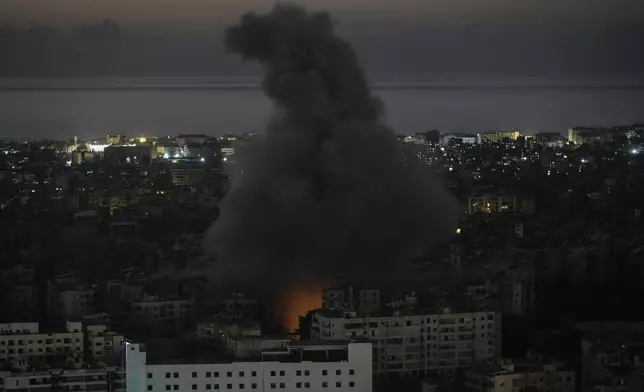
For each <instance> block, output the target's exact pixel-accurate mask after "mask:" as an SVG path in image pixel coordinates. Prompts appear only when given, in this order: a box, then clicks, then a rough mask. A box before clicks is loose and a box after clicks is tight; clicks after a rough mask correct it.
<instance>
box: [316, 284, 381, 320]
mask: <svg viewBox="0 0 644 392" xmlns="http://www.w3.org/2000/svg"><path fill="white" fill-rule="evenodd" d="M380 306H381V298H380V290H378V289H354V288H353V287H352V286H348V287H346V288H329V289H324V290H323V291H322V307H323V308H326V309H337V308H342V309H346V310H353V311H355V312H356V313H357V314H358V315H360V316H362V315H367V314H371V313H374V312H377V311H378V310H380Z"/></svg>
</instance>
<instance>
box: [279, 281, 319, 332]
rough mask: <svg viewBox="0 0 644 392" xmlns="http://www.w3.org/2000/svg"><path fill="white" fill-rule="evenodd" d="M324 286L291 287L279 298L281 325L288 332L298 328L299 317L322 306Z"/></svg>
mask: <svg viewBox="0 0 644 392" xmlns="http://www.w3.org/2000/svg"><path fill="white" fill-rule="evenodd" d="M323 288H324V285H321V284H316V285H310V286H302V287H293V288H292V289H291V290H288V291H286V292H285V293H284V294H282V296H281V298H280V317H281V321H282V325H284V327H285V328H286V329H287V330H288V331H289V332H293V331H295V330H296V329H297V328H298V326H299V316H304V315H306V313H307V312H308V311H309V310H313V309H318V308H320V307H321V306H322V293H321V291H322V289H323Z"/></svg>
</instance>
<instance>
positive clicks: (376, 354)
mask: <svg viewBox="0 0 644 392" xmlns="http://www.w3.org/2000/svg"><path fill="white" fill-rule="evenodd" d="M311 337H312V338H313V339H316V340H328V339H346V338H352V337H353V338H361V337H363V338H368V339H369V340H371V342H372V343H373V370H374V373H379V374H386V373H400V374H422V373H425V372H433V371H443V370H453V369H457V368H461V367H467V366H470V365H472V364H473V363H475V362H489V363H496V362H497V361H498V360H499V359H500V358H501V314H500V313H498V312H493V311H474V312H456V311H451V310H450V309H448V308H444V309H442V311H440V312H437V313H423V314H413V313H412V312H410V311H408V310H404V309H401V310H396V311H394V312H392V313H391V315H388V316H383V315H379V316H367V317H357V316H356V314H355V312H347V311H339V310H327V309H325V310H322V311H320V312H318V313H315V314H314V315H313V320H312V324H311Z"/></svg>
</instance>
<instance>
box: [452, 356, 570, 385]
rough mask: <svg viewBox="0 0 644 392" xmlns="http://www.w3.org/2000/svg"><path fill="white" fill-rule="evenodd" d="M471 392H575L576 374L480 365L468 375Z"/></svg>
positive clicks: (543, 367)
mask: <svg viewBox="0 0 644 392" xmlns="http://www.w3.org/2000/svg"><path fill="white" fill-rule="evenodd" d="M465 386H466V388H467V391H471V392H517V391H541V392H575V391H576V382H575V372H574V371H573V370H568V369H561V368H559V367H558V366H557V365H536V364H517V365H515V364H512V363H509V364H504V365H502V366H497V365H491V364H486V363H482V364H476V365H475V366H472V367H471V368H470V369H468V370H467V371H466V372H465Z"/></svg>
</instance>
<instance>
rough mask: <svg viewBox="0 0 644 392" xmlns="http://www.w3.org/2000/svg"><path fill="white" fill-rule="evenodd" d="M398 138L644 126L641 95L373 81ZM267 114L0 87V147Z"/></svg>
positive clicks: (153, 96)
mask: <svg viewBox="0 0 644 392" xmlns="http://www.w3.org/2000/svg"><path fill="white" fill-rule="evenodd" d="M373 89H374V93H375V94H376V95H378V96H380V98H381V99H382V100H383V101H384V103H385V105H386V114H385V122H386V123H387V124H389V125H390V126H391V127H393V128H394V129H395V130H396V132H397V133H400V134H410V133H414V132H421V131H426V130H430V129H439V130H441V131H442V132H465V133H477V132H480V131H483V130H489V129H507V128H518V129H520V130H522V131H523V132H524V133H527V134H532V133H535V132H561V133H562V134H565V132H566V130H567V129H568V128H570V127H572V126H577V125H587V126H591V125H595V126H609V125H628V124H632V123H635V122H640V123H642V122H644V85H642V84H637V85H635V84H629V83H589V82H576V83H570V82H550V81H545V82H544V81H542V80H539V81H534V80H502V81H486V82H480V81H458V80H457V81H434V80H399V79H396V80H386V81H382V80H378V81H374V82H373ZM271 108H272V105H271V103H270V101H269V100H268V99H267V98H266V97H265V96H264V95H263V93H262V91H261V89H260V87H259V82H258V80H255V79H240V78H237V79H217V78H198V79H195V78H191V79H187V78H163V79H141V78H136V79H133V78H126V79H123V78H119V79H95V78H94V79H0V137H23V138H53V139H55V138H69V137H73V136H78V137H79V138H81V139H85V138H92V137H101V136H104V135H105V134H108V133H110V134H114V133H121V134H127V135H132V136H135V135H173V134H180V133H204V134H211V135H220V134H225V133H229V132H230V133H241V132H247V131H261V130H262V128H263V125H264V124H265V123H266V121H267V119H268V118H269V116H270V113H271Z"/></svg>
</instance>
